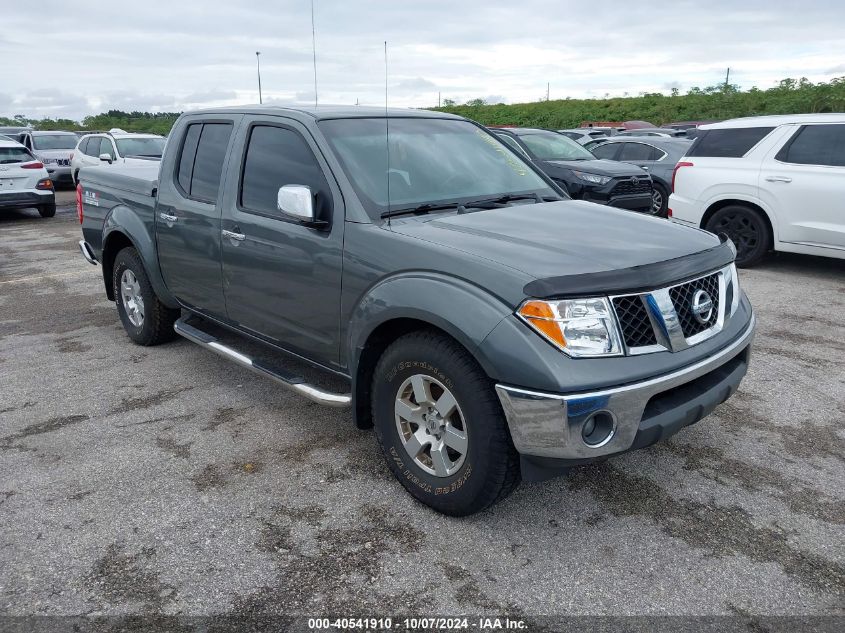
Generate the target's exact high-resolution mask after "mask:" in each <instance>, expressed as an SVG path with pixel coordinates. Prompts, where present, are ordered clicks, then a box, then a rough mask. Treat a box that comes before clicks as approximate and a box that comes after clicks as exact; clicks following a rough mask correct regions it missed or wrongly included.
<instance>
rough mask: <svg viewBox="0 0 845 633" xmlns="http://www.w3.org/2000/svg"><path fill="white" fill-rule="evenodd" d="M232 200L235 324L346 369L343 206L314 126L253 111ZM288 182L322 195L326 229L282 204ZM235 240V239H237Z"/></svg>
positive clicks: (229, 249)
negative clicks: (342, 354) (342, 350)
mask: <svg viewBox="0 0 845 633" xmlns="http://www.w3.org/2000/svg"><path fill="white" fill-rule="evenodd" d="M237 147H238V149H237V157H238V161H239V164H237V166H236V164H235V160H234V159H233V165H232V167H231V168H230V170H229V174H228V178H227V186H226V195H225V198H224V204H223V220H222V229H223V230H224V231H226V232H227V233H226V236H225V237H223V239H222V246H221V248H222V253H223V286H224V292H225V296H226V308H227V311H228V316H229V319H230V320H231V321H234V322H236V323H237V324H238V325H240V326H241V327H243V328H246V329H249V330H252V331H254V332H256V333H257V334H259V335H261V336H263V337H265V338H268V339H270V340H272V341H274V342H275V343H277V344H279V345H281V346H282V347H284V348H285V349H288V350H290V351H293V352H295V353H298V354H300V355H302V356H305V357H307V358H309V359H311V360H315V361H317V362H320V363H322V364H324V365H337V364H338V353H339V344H338V340H339V327H340V323H339V315H340V290H341V286H340V283H341V272H342V256H343V229H344V208H343V199H342V197H341V195H340V190H339V188H338V186H337V183H336V182H335V180H334V178H333V176H332V174H331V171H330V169H329V167H328V165H327V163H326V161H325V159H324V158H323V156H322V154H321V152H320V150H319V148H318V146H317V145H316V143H315V142H314V139H313V138H312V137H311V134H310V133H309V132H308V130H307V128H305V126H303V125H302V124H301V123H299V122H297V121H294V120H293V119H288V118H284V117H247V118H246V119H245V121H244V125H242V126H241V131H240V132H239V134H238V141H237ZM285 185H306V186H308V187H310V188H311V191H312V192H314V194H315V195H314V203H315V209H316V211H317V218H318V219H320V220H323V221H324V222H325V224H324V225H323V226H320V227H314V226H308V225H305V224H302V223H301V222H300V221H298V220H296V219H295V218H292V217H289V216H286V215H285V214H284V213H282V212H281V211H279V210H278V208H277V204H276V198H277V194H278V191H279V188H281V187H283V186H285ZM233 235H234V236H236V237H231V236H233Z"/></svg>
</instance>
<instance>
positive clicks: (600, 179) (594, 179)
mask: <svg viewBox="0 0 845 633" xmlns="http://www.w3.org/2000/svg"><path fill="white" fill-rule="evenodd" d="M572 173H573V174H575V175H576V176H578V177H579V178H580V179H581V180H586V181H587V182H591V183H593V184H594V185H606V184H607V183H609V182H610V176H597V175H596V174H588V173H586V172H583V171H573V172H572Z"/></svg>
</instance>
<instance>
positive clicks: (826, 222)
mask: <svg viewBox="0 0 845 633" xmlns="http://www.w3.org/2000/svg"><path fill="white" fill-rule="evenodd" d="M760 194H761V196H762V197H763V198H764V199H765V200H766V202H767V203H768V204H769V205H770V207H771V208H772V209H773V210H774V214H775V216H776V217H777V223H778V229H779V231H778V233H779V234H778V239H779V240H780V241H781V242H790V243H794V244H809V245H813V246H823V247H827V248H845V202H843V200H845V123H838V124H826V125H804V126H801V127H800V128H798V129H797V130H796V131H795V133H794V134H792V135H791V136H789V138H788V140H787V141H786V142H785V144H783V146H782V147H780V148H779V149H778V148H776V149H774V150H772V152H771V153H770V155H769V156H767V157H766V158H765V159H764V161H763V164H762V167H761V169H760Z"/></svg>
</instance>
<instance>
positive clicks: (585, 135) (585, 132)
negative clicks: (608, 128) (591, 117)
mask: <svg viewBox="0 0 845 633" xmlns="http://www.w3.org/2000/svg"><path fill="white" fill-rule="evenodd" d="M557 132H558V134H563V135H564V136H566V137H568V138H571V139H572V140H573V141H575V142H576V143H579V144H581V145H585V146H586V145H587V143H589V142H590V141H594V140H595V139H598V138H607V137H608V133H607V132H605V131H604V130H597V129H595V128H589V127H580V128H576V129H574V130H558V131H557Z"/></svg>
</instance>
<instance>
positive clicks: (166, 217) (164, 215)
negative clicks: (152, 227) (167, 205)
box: [158, 213, 179, 222]
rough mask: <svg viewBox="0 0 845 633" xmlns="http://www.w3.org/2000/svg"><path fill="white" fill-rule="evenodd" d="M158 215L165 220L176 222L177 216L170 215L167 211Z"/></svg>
mask: <svg viewBox="0 0 845 633" xmlns="http://www.w3.org/2000/svg"><path fill="white" fill-rule="evenodd" d="M158 217H160V218H161V219H162V220H164V221H165V222H176V220H178V219H179V218H178V217H177V216H175V215H171V214H169V213H159V214H158Z"/></svg>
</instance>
